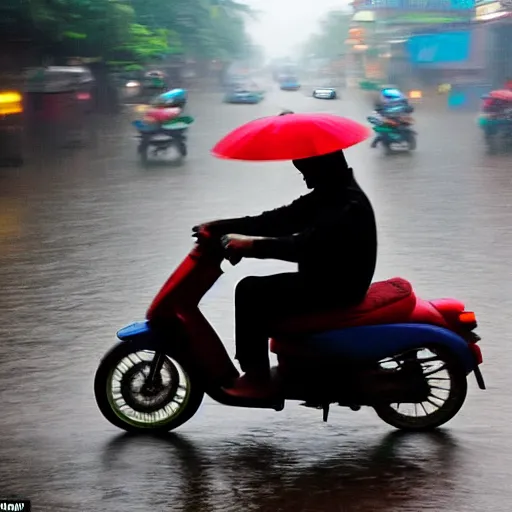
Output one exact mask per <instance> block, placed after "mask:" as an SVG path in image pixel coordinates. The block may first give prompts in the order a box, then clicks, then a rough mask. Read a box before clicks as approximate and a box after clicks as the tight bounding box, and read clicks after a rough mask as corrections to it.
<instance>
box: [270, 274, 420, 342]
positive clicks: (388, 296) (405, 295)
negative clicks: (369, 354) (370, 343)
mask: <svg viewBox="0 0 512 512" xmlns="http://www.w3.org/2000/svg"><path fill="white" fill-rule="evenodd" d="M415 305H416V295H415V294H414V291H413V289H412V285H411V283H409V282H408V281H406V280H405V279H402V278H400V277H395V278H393V279H388V280H387V281H380V282H377V283H373V284H372V285H371V286H370V289H369V290H368V293H367V295H366V297H365V299H364V301H363V302H362V303H361V304H359V305H357V306H354V307H351V308H348V309H347V308H345V309H333V310H331V311H323V312H320V313H314V314H308V315H303V316H301V317H294V318H287V319H285V320H284V321H283V322H281V323H280V324H279V325H278V326H276V329H275V335H276V336H277V337H280V336H282V335H293V334H295V335H298V334H305V333H314V332H322V331H332V330H336V329H343V328H347V327H356V326H361V325H380V324H392V323H400V322H406V321H407V320H408V319H409V318H410V316H411V314H412V312H413V310H414V307H415Z"/></svg>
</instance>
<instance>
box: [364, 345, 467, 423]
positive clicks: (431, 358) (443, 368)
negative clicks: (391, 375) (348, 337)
mask: <svg viewBox="0 0 512 512" xmlns="http://www.w3.org/2000/svg"><path fill="white" fill-rule="evenodd" d="M380 366H381V368H383V369H386V370H388V371H393V370H395V371H403V370H405V369H406V368H409V369H414V371H415V372H416V374H417V376H418V377H419V378H421V374H422V376H423V379H424V380H425V381H426V383H427V385H428V387H429V396H428V397H427V399H426V400H425V401H423V402H418V403H394V404H380V405H378V406H375V407H374V408H375V412H376V413H377V414H378V415H379V417H380V418H381V419H382V420H383V421H385V422H386V423H388V424H389V425H391V426H393V427H395V428H399V429H401V430H409V431H425V430H433V429H435V428H437V427H440V426H441V425H443V424H445V423H447V422H448V421H450V420H451V419H452V418H453V417H454V416H455V415H456V414H457V413H458V412H459V410H460V408H461V407H462V405H463V404H464V401H465V399H466V394H467V380H466V371H465V369H464V367H463V366H462V364H461V363H460V362H459V361H458V360H457V359H456V358H455V357H454V356H453V355H452V354H451V353H450V352H448V351H446V350H444V349H441V348H439V347H429V348H420V349H417V350H414V351H410V352H407V353H404V354H400V355H398V356H396V357H393V358H389V359H386V360H383V361H381V362H380ZM420 372H421V374H420Z"/></svg>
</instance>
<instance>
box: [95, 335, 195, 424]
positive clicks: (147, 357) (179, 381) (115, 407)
mask: <svg viewBox="0 0 512 512" xmlns="http://www.w3.org/2000/svg"><path fill="white" fill-rule="evenodd" d="M197 386H198V385H197V383H196V382H195V381H194V380H193V379H192V377H191V375H190V373H189V372H188V371H187V369H186V368H185V366H184V365H182V364H180V362H179V361H177V360H176V359H173V358H171V357H170V356H169V355H167V354H165V353H163V352H158V351H155V350H150V349H144V348H138V347H135V346H133V345H132V344H130V343H122V344H120V345H117V346H116V347H114V348H113V349H112V350H111V351H110V352H109V353H108V354H107V355H106V357H105V358H104V359H103V361H102V362H101V363H100V366H99V368H98V370H97V372H96V378H95V382H94V392H95V396H96V402H97V404H98V407H99V408H100V410H101V412H102V414H103V415H104V416H105V418H106V419H107V420H108V421H110V423H112V424H113V425H115V426H116V427H119V428H122V429H124V430H126V431H129V432H141V431H144V432H154V433H157V432H168V431H170V430H173V429H175V428H177V427H179V426H180V425H182V424H183V423H185V422H186V421H188V420H189V419H190V418H192V416H194V414H195V413H196V411H197V410H198V408H199V406H200V405H201V402H202V400H203V396H204V392H203V390H202V388H200V387H197Z"/></svg>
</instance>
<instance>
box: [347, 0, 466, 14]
mask: <svg viewBox="0 0 512 512" xmlns="http://www.w3.org/2000/svg"><path fill="white" fill-rule="evenodd" d="M474 7H475V0H359V1H358V2H357V8H359V9H368V10H381V9H391V10H402V11H414V12H432V11H438V12H446V11H469V10H472V9H474Z"/></svg>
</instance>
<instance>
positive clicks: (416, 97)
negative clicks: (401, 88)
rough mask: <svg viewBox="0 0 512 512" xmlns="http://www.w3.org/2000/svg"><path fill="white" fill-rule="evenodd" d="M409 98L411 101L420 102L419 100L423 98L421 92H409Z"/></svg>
mask: <svg viewBox="0 0 512 512" xmlns="http://www.w3.org/2000/svg"><path fill="white" fill-rule="evenodd" d="M409 98H411V100H421V98H423V93H422V92H421V91H411V92H410V93H409Z"/></svg>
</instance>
